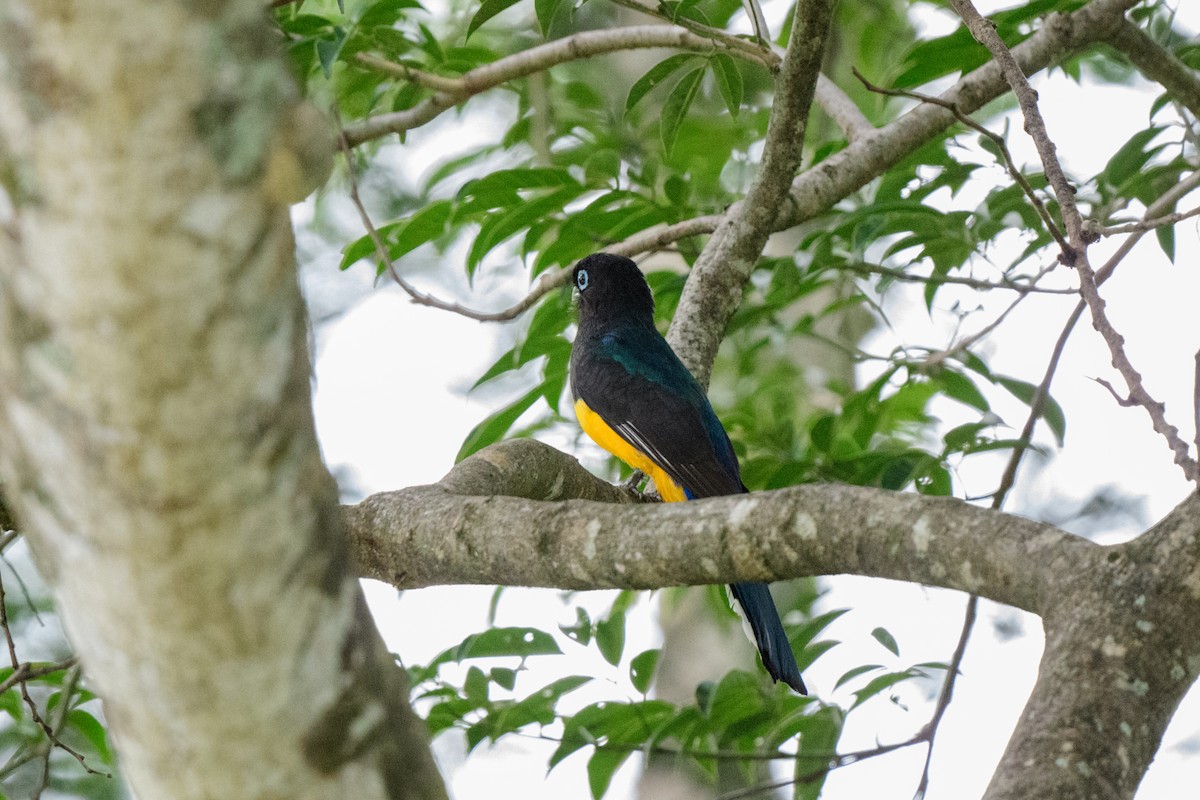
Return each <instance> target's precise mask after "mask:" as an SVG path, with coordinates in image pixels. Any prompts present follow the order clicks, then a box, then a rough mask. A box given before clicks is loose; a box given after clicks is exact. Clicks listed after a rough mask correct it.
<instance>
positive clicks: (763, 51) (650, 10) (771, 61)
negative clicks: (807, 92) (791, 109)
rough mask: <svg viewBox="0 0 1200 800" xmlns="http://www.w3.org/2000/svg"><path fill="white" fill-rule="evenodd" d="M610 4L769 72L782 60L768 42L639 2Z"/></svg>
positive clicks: (617, 0) (623, 0)
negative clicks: (684, 32) (754, 62)
mask: <svg viewBox="0 0 1200 800" xmlns="http://www.w3.org/2000/svg"><path fill="white" fill-rule="evenodd" d="M612 2H613V4H614V5H618V6H621V7H623V8H628V9H629V10H631V11H638V12H640V13H642V14H646V15H647V16H651V17H654V18H655V19H660V20H662V21H663V22H667V23H670V24H672V25H677V26H679V27H681V28H686V29H687V30H688V31H691V32H692V33H694V34H696V35H697V36H700V37H703V38H705V39H711V40H712V41H713V42H719V43H720V44H721V45H722V46H723V47H726V48H728V50H729V53H730V55H732V54H733V53H734V52H741V53H743V54H745V55H747V56H749V57H750V58H752V59H753V60H761V63H762V64H763V65H764V66H765V67H766V68H767V69H769V70H770V71H771V72H776V71H778V69H779V65H780V63H781V62H782V60H783V49H782V48H780V47H777V46H776V45H774V44H772V43H771V42H770V41H761V42H753V41H750V40H749V39H746V38H744V37H741V36H735V35H734V34H732V33H730V32H729V31H726V30H723V29H721V28H714V27H712V26H711V25H705V24H704V23H703V22H697V21H696V20H694V19H689V18H688V17H685V16H682V15H679V16H676V17H674V18H673V17H671V15H669V14H667V13H664V12H663V11H662V10H661V9H660V8H659V7H658V6H648V5H645V4H643V3H641V2H639V0H612Z"/></svg>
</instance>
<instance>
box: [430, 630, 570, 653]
mask: <svg viewBox="0 0 1200 800" xmlns="http://www.w3.org/2000/svg"><path fill="white" fill-rule="evenodd" d="M561 653H562V650H560V649H559V647H558V644H557V643H556V642H555V641H554V638H553V637H552V636H550V634H548V633H546V632H545V631H539V630H538V629H537V628H492V629H491V630H487V631H484V632H483V633H475V634H472V635H470V636H468V637H467V638H466V639H463V641H462V644H460V645H459V646H458V647H457V648H456V649H455V650H454V651H453V655H452V657H451V658H452V660H454V661H463V660H464V659H468V658H494V657H497V656H520V657H521V658H526V657H528V656H545V655H560V654H561Z"/></svg>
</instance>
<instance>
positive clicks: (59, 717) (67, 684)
mask: <svg viewBox="0 0 1200 800" xmlns="http://www.w3.org/2000/svg"><path fill="white" fill-rule="evenodd" d="M79 675H80V669H79V665H78V664H76V665H73V666H72V667H71V668H70V671H69V672H68V673H67V676H66V678H65V679H64V680H63V688H62V691H61V692H60V693H59V698H60V702H59V704H58V708H57V709H55V712H54V718H53V719H52V720H51V722H50V727H51V729H52V730H53V731H54V735H55V736H56V737H57V736H59V735H60V734H61V733H62V730H63V727H64V726H66V724H67V714H69V713H70V711H71V699H72V698H73V697H74V695H75V687H76V685H77V684H78V683H79ZM45 751H46V752H45V754H44V755H43V756H42V759H43V761H42V775H41V779H40V780H39V781H38V785H37V787H36V788H35V790H34V793H33V796H32V797H31V798H30V800H40V798H41V796H42V792H43V791H45V790H46V788H47V787H48V786H49V785H50V754H51V753H52V752H53V751H54V748H53V747H50V746H49V745H47V746H46V748H45Z"/></svg>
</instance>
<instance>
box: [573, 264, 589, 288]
mask: <svg viewBox="0 0 1200 800" xmlns="http://www.w3.org/2000/svg"><path fill="white" fill-rule="evenodd" d="M575 285H576V286H578V287H579V291H581V292H582V291H583V290H584V289H586V288H587V287H588V272H587V270H586V269H581V270H579V274H577V275H576V276H575Z"/></svg>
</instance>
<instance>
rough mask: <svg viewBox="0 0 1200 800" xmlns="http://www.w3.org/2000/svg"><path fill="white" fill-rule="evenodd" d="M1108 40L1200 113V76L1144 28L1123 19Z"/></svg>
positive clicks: (1184, 104) (1147, 73) (1182, 103)
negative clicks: (1151, 36)
mask: <svg viewBox="0 0 1200 800" xmlns="http://www.w3.org/2000/svg"><path fill="white" fill-rule="evenodd" d="M1108 42H1109V44H1111V45H1112V46H1113V47H1115V48H1117V49H1118V50H1120V51H1121V52H1122V53H1124V54H1125V55H1126V56H1127V57H1128V58H1129V60H1130V61H1132V62H1133V65H1134V66H1135V67H1137V68H1138V71H1139V72H1141V73H1142V74H1143V75H1145V76H1146V77H1147V78H1149V79H1150V80H1152V81H1154V82H1156V83H1159V84H1162V86H1163V87H1164V88H1165V89H1166V90H1167V91H1168V92H1170V93H1171V97H1173V98H1175V100H1177V101H1178V102H1179V103H1180V104H1181V105H1182V106H1184V107H1185V108H1186V109H1187V110H1188V111H1191V112H1192V114H1194V115H1195V116H1196V117H1200V78H1197V76H1196V72H1195V71H1194V70H1192V69H1191V68H1190V67H1188V65H1187V64H1184V63H1183V62H1182V61H1180V60H1179V59H1178V58H1176V57H1175V56H1174V55H1172V54H1171V53H1170V52H1168V51H1167V50H1166V49H1164V48H1163V47H1162V45H1160V44H1159V43H1158V42H1156V41H1154V40H1153V39H1151V38H1150V37H1149V36H1148V35H1147V34H1146V32H1145V31H1143V30H1142V29H1141V28H1139V27H1138V26H1137V25H1134V24H1133V23H1132V22H1130V21H1129V20H1123V21H1122V22H1121V24H1120V25H1118V26H1117V27H1116V29H1115V30H1113V31H1112V33H1111V34H1109V36H1108Z"/></svg>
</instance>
